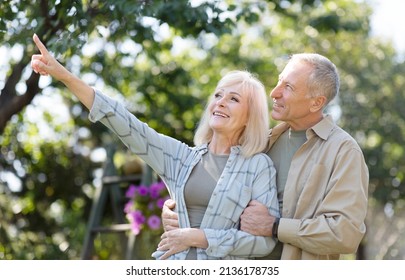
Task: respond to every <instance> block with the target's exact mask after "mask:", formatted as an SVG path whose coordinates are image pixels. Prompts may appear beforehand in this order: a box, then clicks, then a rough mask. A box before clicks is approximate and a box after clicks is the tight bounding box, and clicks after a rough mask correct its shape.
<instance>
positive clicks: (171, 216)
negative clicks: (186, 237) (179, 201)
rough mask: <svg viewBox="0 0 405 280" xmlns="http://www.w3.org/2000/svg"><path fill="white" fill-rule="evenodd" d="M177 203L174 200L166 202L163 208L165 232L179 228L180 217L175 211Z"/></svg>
mask: <svg viewBox="0 0 405 280" xmlns="http://www.w3.org/2000/svg"><path fill="white" fill-rule="evenodd" d="M175 206H176V202H174V200H172V199H168V200H166V201H165V203H164V205H163V208H162V224H163V229H164V231H165V232H166V231H170V230H174V229H178V228H179V216H178V215H177V213H176V212H174V211H173V209H174V207H175Z"/></svg>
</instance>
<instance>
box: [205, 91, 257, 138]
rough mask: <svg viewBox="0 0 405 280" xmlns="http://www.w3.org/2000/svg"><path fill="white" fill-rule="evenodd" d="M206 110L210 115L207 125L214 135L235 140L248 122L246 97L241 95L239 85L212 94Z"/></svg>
mask: <svg viewBox="0 0 405 280" xmlns="http://www.w3.org/2000/svg"><path fill="white" fill-rule="evenodd" d="M208 110H209V112H210V114H211V117H210V121H209V124H210V127H211V128H212V129H213V130H214V133H222V134H225V135H226V136H227V137H230V138H232V139H233V140H237V139H238V138H239V136H240V134H241V133H242V132H243V130H244V128H245V126H246V123H247V121H248V111H249V106H248V97H247V96H244V95H242V93H241V92H240V85H235V86H229V87H222V88H219V89H217V90H216V92H215V93H214V99H213V100H212V101H211V103H210V104H209V106H208ZM235 138H236V139H235Z"/></svg>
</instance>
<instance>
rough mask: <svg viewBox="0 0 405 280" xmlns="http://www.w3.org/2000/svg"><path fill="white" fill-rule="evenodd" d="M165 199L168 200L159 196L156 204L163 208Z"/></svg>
mask: <svg viewBox="0 0 405 280" xmlns="http://www.w3.org/2000/svg"><path fill="white" fill-rule="evenodd" d="M165 201H166V199H164V198H159V199H158V200H156V206H157V207H158V208H159V209H162V208H163V204H165Z"/></svg>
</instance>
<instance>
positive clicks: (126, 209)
mask: <svg viewBox="0 0 405 280" xmlns="http://www.w3.org/2000/svg"><path fill="white" fill-rule="evenodd" d="M132 205H133V202H132V200H130V201H128V202H127V203H125V206H124V212H125V213H130V212H131V211H132Z"/></svg>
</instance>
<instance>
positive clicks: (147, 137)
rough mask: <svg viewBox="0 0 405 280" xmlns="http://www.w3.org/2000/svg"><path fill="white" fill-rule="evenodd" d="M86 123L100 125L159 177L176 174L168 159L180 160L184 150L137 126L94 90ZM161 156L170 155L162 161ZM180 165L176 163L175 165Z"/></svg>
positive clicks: (123, 110) (137, 122)
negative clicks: (106, 128)
mask: <svg viewBox="0 0 405 280" xmlns="http://www.w3.org/2000/svg"><path fill="white" fill-rule="evenodd" d="M89 119H90V121H92V122H97V121H100V122H101V123H103V124H104V125H105V126H106V127H108V128H109V129H110V130H111V131H112V132H114V133H115V134H116V135H117V136H118V137H119V139H120V140H121V141H122V142H123V143H124V144H125V145H126V146H127V147H128V148H129V149H130V150H131V152H133V153H135V154H137V155H138V156H139V157H140V158H142V159H143V160H144V161H145V162H146V163H147V164H148V165H149V166H150V167H152V168H153V169H154V170H155V171H156V172H157V173H158V174H159V175H160V176H163V177H164V175H167V173H176V172H177V171H176V170H175V169H176V168H179V167H178V166H180V164H179V165H178V166H177V167H176V162H172V161H170V160H171V159H172V158H174V157H176V158H181V156H182V155H181V151H182V150H183V151H184V150H185V149H186V148H187V147H186V145H185V144H183V143H181V142H180V141H178V140H176V139H174V138H171V137H168V136H166V135H163V134H160V133H157V132H156V131H155V130H154V129H152V128H150V127H149V126H148V125H147V124H146V123H144V122H141V121H140V120H138V118H136V117H135V116H134V115H133V114H132V113H131V112H129V111H128V110H127V109H126V108H125V107H124V105H123V104H122V103H120V102H118V101H116V100H114V99H112V98H110V97H108V96H106V95H104V94H102V93H101V92H100V91H98V90H97V89H95V99H94V103H93V106H92V108H91V109H90V114H89ZM165 154H171V155H174V156H173V157H172V158H171V157H165ZM169 161H170V162H169ZM179 162H180V161H179Z"/></svg>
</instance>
